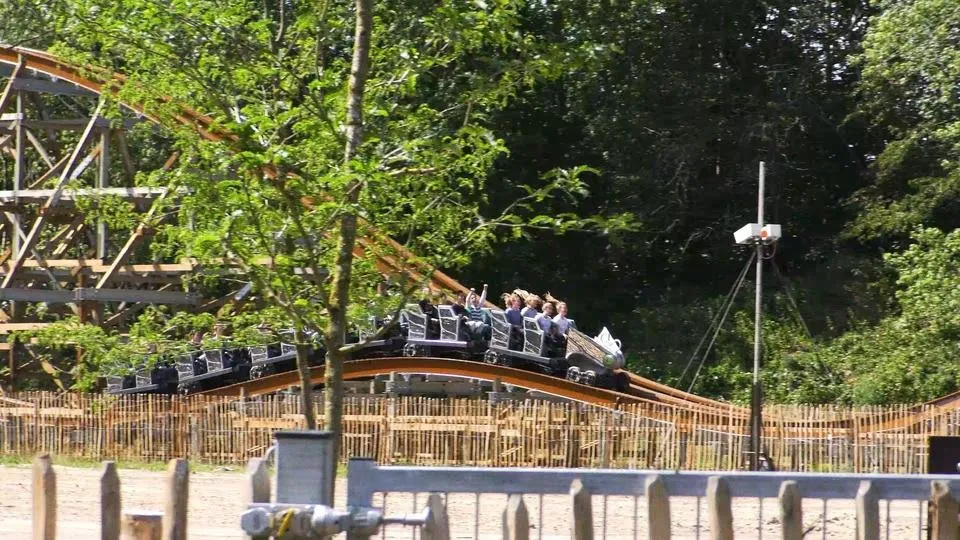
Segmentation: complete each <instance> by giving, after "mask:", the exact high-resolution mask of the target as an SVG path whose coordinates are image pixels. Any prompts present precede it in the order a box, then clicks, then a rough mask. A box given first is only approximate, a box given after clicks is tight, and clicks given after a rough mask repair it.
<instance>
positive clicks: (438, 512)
mask: <svg viewBox="0 0 960 540" xmlns="http://www.w3.org/2000/svg"><path fill="white" fill-rule="evenodd" d="M189 475H190V471H189V466H188V462H187V461H186V460H184V459H175V460H171V462H170V463H169V466H168V468H167V472H166V477H165V479H164V480H165V486H166V487H165V493H164V499H163V500H164V511H163V512H142V511H136V510H127V511H126V512H123V509H122V508H121V500H120V481H119V477H118V476H117V470H116V467H115V466H114V464H113V463H112V462H106V463H104V467H103V470H102V473H101V477H100V537H101V538H103V539H105V540H120V539H121V538H123V539H129V540H140V539H143V540H154V539H160V538H164V539H170V540H186V539H187V538H188V532H189V527H188V521H187V515H188V514H187V502H188V497H189ZM270 484H271V478H270V474H269V471H268V469H267V464H266V461H265V460H263V459H258V458H254V459H251V460H250V463H249V464H248V468H247V482H246V486H245V489H244V490H243V493H238V497H239V498H241V499H242V500H243V502H245V503H270V502H271V500H270V499H271V496H270V494H271V486H270ZM643 486H644V488H643V492H644V498H645V499H646V506H647V512H646V520H645V521H646V523H645V524H643V525H641V527H642V528H644V529H646V535H647V537H648V538H651V539H656V540H666V539H669V538H670V537H671V536H672V531H671V511H670V506H671V499H670V496H669V495H668V492H667V489H666V487H665V484H664V481H663V479H662V478H661V477H660V475H657V474H653V475H648V476H647V477H646V478H644V479H643ZM32 496H33V515H32V521H33V527H32V529H33V530H32V538H33V540H55V539H56V538H57V479H56V472H55V470H54V468H53V465H52V463H51V459H50V456H48V455H46V454H43V455H40V456H37V458H36V459H35V460H34V466H33V486H32ZM704 497H705V499H706V512H705V514H704V516H703V518H704V521H705V529H706V530H708V531H709V536H710V538H715V539H718V540H732V539H733V538H734V527H733V515H734V512H733V509H732V502H733V498H732V496H731V491H730V488H729V487H728V484H727V479H726V478H725V477H724V476H722V475H718V476H711V477H710V478H709V481H708V483H707V489H706V493H705V494H704ZM802 497H803V494H802V493H801V491H800V490H799V489H798V484H797V482H796V481H794V480H785V481H783V482H782V484H781V486H780V490H779V494H778V497H777V500H778V506H779V512H778V514H779V516H778V517H779V524H780V527H779V528H780V534H779V535H777V536H779V537H780V538H783V539H785V540H799V539H801V538H803V537H804V536H805V534H806V532H807V531H805V530H804V521H803V516H802ZM569 505H570V506H569V508H570V513H569V515H570V516H571V523H570V538H571V539H575V540H588V539H592V538H594V534H595V529H596V525H595V523H594V519H595V513H594V510H593V502H592V496H591V493H590V491H589V490H588V489H587V488H585V487H584V484H583V482H582V481H581V480H580V479H574V480H573V482H572V483H571V485H570V490H569ZM426 506H427V508H429V512H427V513H426V515H425V517H426V519H425V522H424V523H423V524H422V525H419V526H418V529H419V533H420V534H419V536H420V538H421V539H423V540H448V539H449V538H450V537H451V534H450V527H451V523H450V521H451V520H450V516H449V514H448V509H447V503H446V501H445V499H444V497H443V495H442V494H440V493H430V494H429V497H428V499H427V501H426ZM855 506H856V537H857V538H864V539H867V538H879V537H880V531H881V528H880V524H881V514H880V509H879V499H878V493H877V490H876V489H874V488H873V486H872V485H871V482H870V481H863V482H861V484H860V489H859V490H858V492H857V494H856V498H855ZM927 508H928V517H927V523H928V533H929V536H928V538H933V539H936V540H957V539H958V538H960V523H958V512H960V506H958V503H957V501H956V499H954V498H953V496H952V495H951V493H950V489H949V486H948V485H947V483H946V482H943V481H933V482H931V491H930V499H929V501H928V507H927ZM502 516H503V517H502V538H506V539H511V540H527V539H529V538H530V536H531V526H530V525H531V519H530V514H529V512H528V510H527V507H526V504H525V502H524V495H523V494H520V493H511V494H510V495H509V496H508V498H507V501H506V506H505V508H504V509H503V513H502ZM603 519H606V512H605V511H604V515H603ZM697 520H698V522H699V520H700V516H699V513H698V516H697ZM635 521H636V519H635ZM347 522H349V520H347ZM638 525H639V524H637V523H634V526H635V527H636V526H638ZM540 526H542V516H541V522H540ZM888 526H889V524H888ZM271 530H272V529H271ZM604 531H606V528H604ZM377 532H378V531H376V530H367V531H365V532H357V531H351V534H349V535H348V537H349V538H355V539H363V538H367V537H372V536H373V535H376V534H377ZM634 533H635V534H634V537H636V530H635V531H634ZM888 533H889V531H888ZM368 535H369V536H368ZM237 536H238V537H241V538H248V537H247V536H245V535H243V533H242V531H240V530H238V534H237ZM604 536H605V534H604Z"/></svg>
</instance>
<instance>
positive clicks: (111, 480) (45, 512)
mask: <svg viewBox="0 0 960 540" xmlns="http://www.w3.org/2000/svg"><path fill="white" fill-rule="evenodd" d="M189 479H190V468H189V466H188V463H187V460H185V459H174V460H171V461H170V463H169V465H168V467H167V472H166V478H165V485H166V488H165V489H166V493H165V494H164V511H163V512H148V511H139V510H127V511H126V512H122V508H121V503H120V477H119V476H118V475H117V467H116V465H115V464H114V463H113V462H112V461H107V462H105V463H104V464H103V470H102V471H101V474H100V537H101V538H103V539H108V540H118V539H119V538H125V539H129V540H139V539H145V540H153V539H154V538H156V539H159V538H161V537H162V538H165V539H170V540H186V539H187V501H188V495H189ZM32 495H33V516H32V517H33V539H34V540H56V538H57V474H56V472H55V471H54V468H53V462H52V460H51V459H50V456H49V455H48V454H41V455H39V456H37V457H36V458H35V459H34V462H33V488H32ZM61 532H63V531H61ZM121 535H122V536H121ZM62 536H63V535H61V537H62ZM67 537H69V535H68V536H67Z"/></svg>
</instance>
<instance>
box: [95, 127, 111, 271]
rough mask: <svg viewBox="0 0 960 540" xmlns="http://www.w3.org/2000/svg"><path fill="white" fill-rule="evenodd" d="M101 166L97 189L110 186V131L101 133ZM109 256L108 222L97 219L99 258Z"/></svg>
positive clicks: (98, 171) (98, 170)
mask: <svg viewBox="0 0 960 540" xmlns="http://www.w3.org/2000/svg"><path fill="white" fill-rule="evenodd" d="M99 159H100V167H99V168H98V169H97V189H104V188H107V187H109V186H110V131H109V130H104V131H102V132H101V133H100V158H99ZM106 256H107V222H105V221H103V220H102V219H101V220H99V221H97V258H99V259H102V258H104V257H106Z"/></svg>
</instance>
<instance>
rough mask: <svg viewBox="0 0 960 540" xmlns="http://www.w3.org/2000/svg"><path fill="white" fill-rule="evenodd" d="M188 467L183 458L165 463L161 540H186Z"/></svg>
mask: <svg viewBox="0 0 960 540" xmlns="http://www.w3.org/2000/svg"><path fill="white" fill-rule="evenodd" d="M189 480H190V467H189V465H188V464H187V460H185V459H171V460H170V464H169V465H167V498H166V503H165V506H166V508H165V510H164V512H163V540H187V494H188V491H189V490H188V487H189Z"/></svg>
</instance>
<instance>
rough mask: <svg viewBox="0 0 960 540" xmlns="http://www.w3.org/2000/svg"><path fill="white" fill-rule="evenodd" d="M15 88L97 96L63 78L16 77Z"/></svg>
mask: <svg viewBox="0 0 960 540" xmlns="http://www.w3.org/2000/svg"><path fill="white" fill-rule="evenodd" d="M13 89H14V90H22V91H24V92H36V93H42V94H56V95H62V96H96V94H95V93H93V92H91V91H90V90H87V89H86V88H83V87H82V86H77V85H75V84H72V83H68V82H66V81H63V80H58V81H54V80H51V79H38V78H35V77H20V78H18V79H16V80H15V81H14V83H13Z"/></svg>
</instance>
